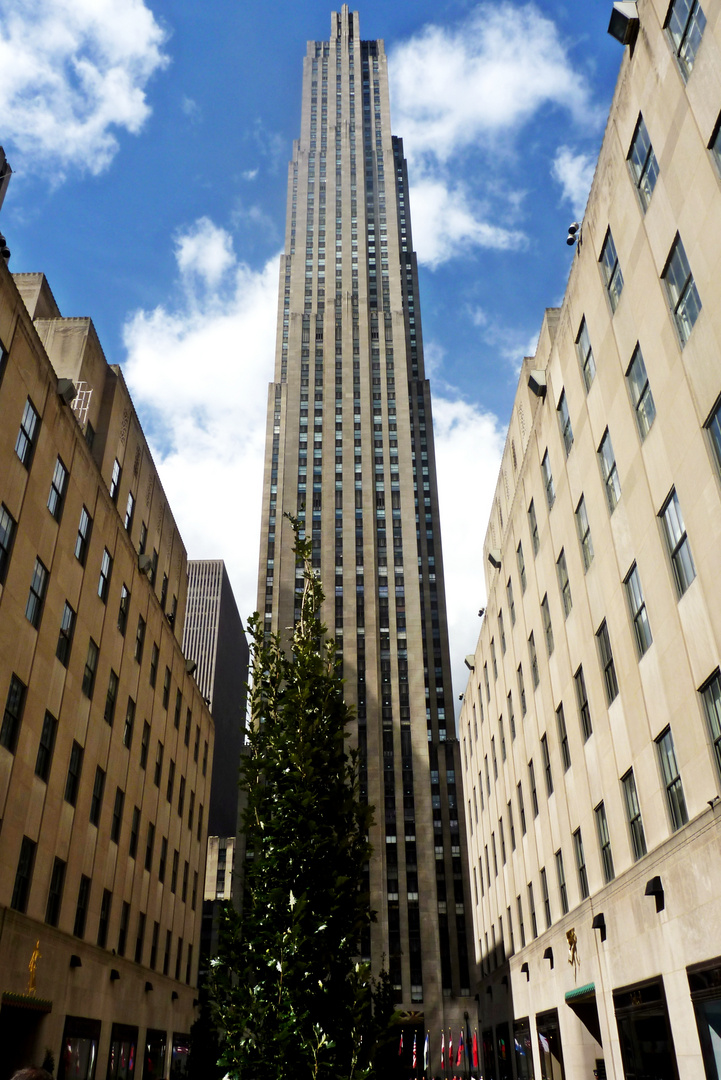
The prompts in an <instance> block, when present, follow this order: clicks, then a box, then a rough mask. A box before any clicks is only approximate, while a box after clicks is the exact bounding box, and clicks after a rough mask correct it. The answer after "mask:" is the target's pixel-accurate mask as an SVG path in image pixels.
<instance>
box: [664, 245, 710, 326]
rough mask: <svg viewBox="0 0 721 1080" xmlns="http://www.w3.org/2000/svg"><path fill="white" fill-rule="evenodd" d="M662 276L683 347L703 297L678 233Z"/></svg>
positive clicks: (697, 314) (699, 309)
mask: <svg viewBox="0 0 721 1080" xmlns="http://www.w3.org/2000/svg"><path fill="white" fill-rule="evenodd" d="M661 276H662V278H663V283H664V285H665V286H666V294H667V296H668V302H669V304H670V305H671V312H672V314H673V318H674V322H675V323H676V329H677V330H678V336H679V338H680V339H681V347H683V346H684V345H685V344H686V342H687V341H688V339H689V338H690V336H691V331H692V330H693V328H694V324H695V322H696V320H697V319H698V316H699V312H700V311H701V298H700V297H699V294H698V289H697V288H696V282H695V281H694V279H693V274H692V273H691V267H690V266H689V264H688V259H687V258H686V252H685V251H684V247H683V244H682V243H681V237H680V236H678V234H677V235H676V239H675V240H674V244H673V247H672V248H671V254H670V255H669V257H668V262H667V263H666V269H665V270H664V272H663V274H662V275H661Z"/></svg>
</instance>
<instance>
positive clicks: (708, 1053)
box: [687, 957, 721, 1080]
mask: <svg viewBox="0 0 721 1080" xmlns="http://www.w3.org/2000/svg"><path fill="white" fill-rule="evenodd" d="M687 974H688V985H689V989H690V991H691V1000H692V1001H693V1008H694V1012H695V1013H696V1024H697V1026H698V1037H699V1041H700V1043H701V1053H702V1054H703V1065H704V1069H705V1072H706V1080H721V957H716V959H715V960H711V961H709V963H708V964H703V965H698V964H696V965H694V966H693V967H692V968H689V969H688V972H687Z"/></svg>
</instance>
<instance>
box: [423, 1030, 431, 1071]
mask: <svg viewBox="0 0 721 1080" xmlns="http://www.w3.org/2000/svg"><path fill="white" fill-rule="evenodd" d="M430 1038H431V1037H430V1034H429V1032H426V1042H425V1046H424V1047H423V1071H424V1072H428V1068H429V1066H430V1060H431V1042H430Z"/></svg>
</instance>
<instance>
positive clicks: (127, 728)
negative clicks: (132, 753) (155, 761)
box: [123, 697, 135, 750]
mask: <svg viewBox="0 0 721 1080" xmlns="http://www.w3.org/2000/svg"><path fill="white" fill-rule="evenodd" d="M134 726H135V702H134V701H133V699H132V698H131V697H128V704H127V707H126V709H125V724H124V725H123V746H125V747H126V748H127V749H128V750H129V749H130V745H131V743H132V741H133V727H134Z"/></svg>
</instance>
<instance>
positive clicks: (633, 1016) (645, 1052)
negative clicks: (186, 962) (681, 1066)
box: [613, 979, 678, 1080]
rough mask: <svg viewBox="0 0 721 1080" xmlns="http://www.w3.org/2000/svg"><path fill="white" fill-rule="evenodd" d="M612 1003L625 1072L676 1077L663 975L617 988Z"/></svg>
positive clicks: (661, 1078)
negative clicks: (635, 984)
mask: <svg viewBox="0 0 721 1080" xmlns="http://www.w3.org/2000/svg"><path fill="white" fill-rule="evenodd" d="M613 1004H614V1008H615V1010H616V1023H617V1024H618V1034H619V1038H620V1041H621V1057H622V1058H623V1071H624V1073H625V1075H626V1076H628V1077H631V1076H639V1077H641V1076H652V1077H654V1080H676V1078H677V1077H678V1070H677V1068H676V1052H675V1050H674V1045H673V1037H672V1035H671V1028H670V1025H669V1022H668V1009H667V1008H666V996H665V994H664V992H663V983H662V982H661V981H660V979H659V980H658V981H656V982H649V983H643V984H641V985H640V986H634V987H631V988H630V989H623V990H614V992H613Z"/></svg>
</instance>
